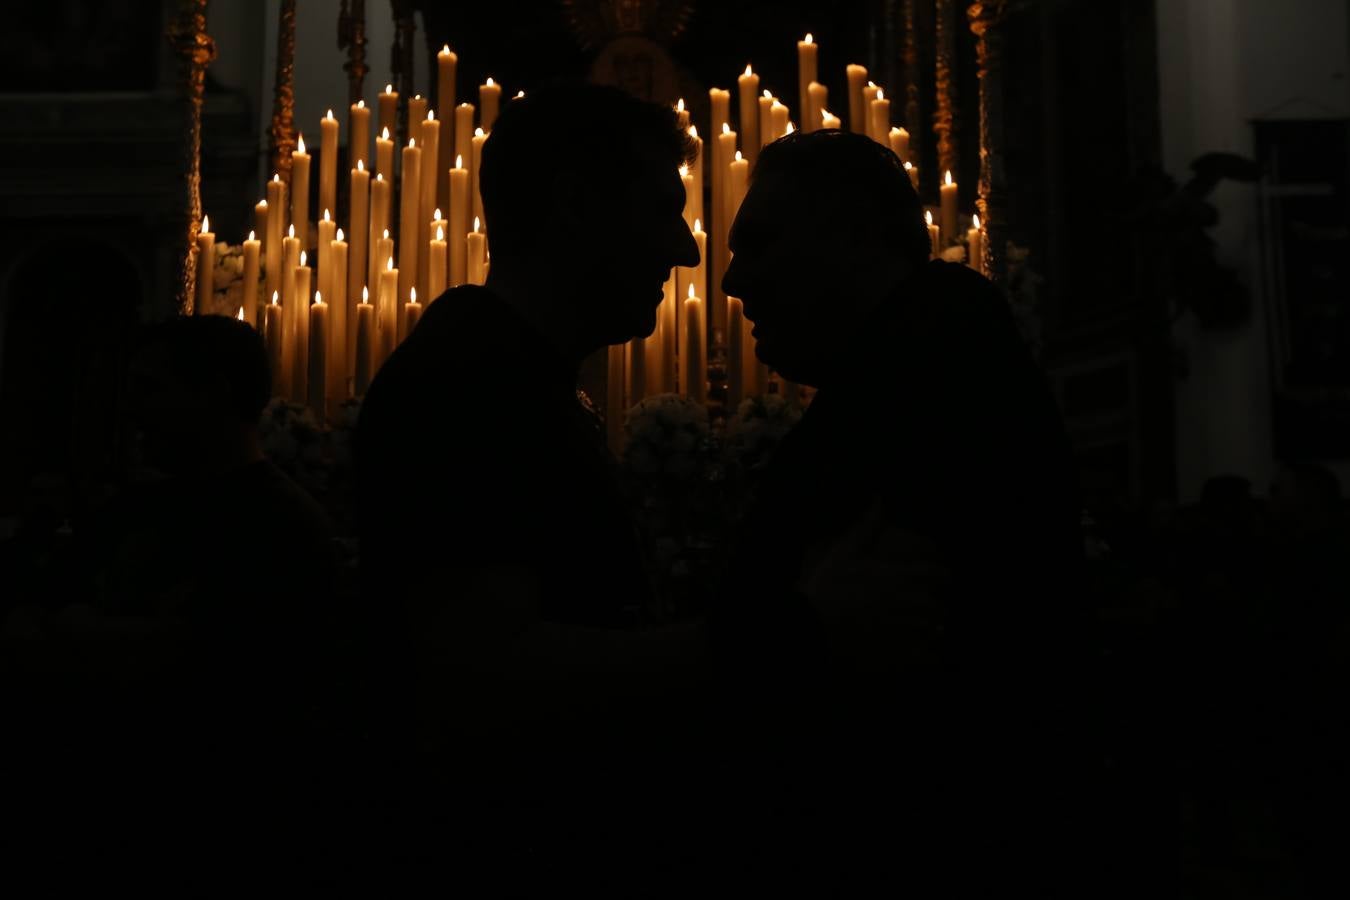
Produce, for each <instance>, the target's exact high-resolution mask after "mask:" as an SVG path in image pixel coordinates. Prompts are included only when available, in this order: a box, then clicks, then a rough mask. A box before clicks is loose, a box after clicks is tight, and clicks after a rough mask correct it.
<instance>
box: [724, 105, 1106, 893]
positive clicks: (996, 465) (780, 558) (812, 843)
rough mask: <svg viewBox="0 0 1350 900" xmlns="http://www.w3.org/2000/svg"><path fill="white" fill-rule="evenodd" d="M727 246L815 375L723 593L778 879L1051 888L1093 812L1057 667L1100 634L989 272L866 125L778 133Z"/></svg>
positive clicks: (1065, 492)
mask: <svg viewBox="0 0 1350 900" xmlns="http://www.w3.org/2000/svg"><path fill="white" fill-rule="evenodd" d="M730 244H731V250H732V253H733V254H734V256H733V259H732V261H731V264H730V266H729V267H728V270H727V273H726V277H725V279H724V282H723V284H724V286H725V288H726V290H727V293H728V294H729V295H732V296H737V297H740V298H741V299H742V300H743V302H744V304H745V313H746V317H747V319H749V320H751V321H752V322H753V323H754V332H753V333H754V336H755V338H756V341H757V344H756V355H757V356H758V357H759V358H760V359H761V360H762V361H763V362H765V363H767V364H769V365H770V366H772V367H774V368H775V369H777V370H778V371H780V372H782V373H783V375H784V376H785V377H787V378H790V379H793V380H797V381H801V382H803V383H806V384H809V385H812V386H814V387H816V388H818V393H817V394H816V396H815V398H814V399H813V401H812V404H811V406H810V408H809V409H808V410H807V411H806V413H805V415H804V417H803V419H802V422H801V424H800V425H799V426H798V427H797V429H796V430H795V431H794V432H793V433H791V434H790V435H789V436H788V437H787V438H786V439H785V440H784V441H783V443H782V445H781V446H780V448H779V450H778V453H777V455H776V456H775V458H774V459H773V460H772V462H771V463H770V465H769V469H768V472H767V473H766V474H765V476H764V479H763V482H762V485H761V493H760V496H759V498H758V501H757V505H756V507H755V509H754V511H753V512H752V513H751V514H750V516H749V517H748V519H747V521H746V523H745V526H744V537H743V540H742V542H741V544H740V546H739V548H738V554H737V556H736V558H735V560H734V562H733V567H732V572H731V575H730V579H729V584H728V587H727V590H726V591H725V592H724V596H723V597H722V600H721V602H722V603H723V604H725V605H726V608H725V609H723V610H719V612H722V613H723V615H724V616H725V617H726V618H727V619H728V620H729V623H730V624H731V629H732V631H733V633H734V632H735V631H739V638H737V639H729V640H728V641H727V643H725V644H724V649H725V650H726V655H727V657H728V658H729V659H731V660H732V662H733V666H734V667H735V668H736V669H739V670H740V672H741V676H742V677H741V678H740V679H739V682H740V683H739V688H740V690H739V692H738V694H737V695H736V701H735V702H736V703H737V704H738V706H743V707H745V708H748V709H750V710H752V711H754V712H755V713H757V715H755V716H754V717H753V718H750V719H748V723H749V727H747V729H746V731H747V732H749V734H748V735H746V736H747V739H748V746H749V747H750V748H752V756H751V758H750V759H749V760H748V761H747V764H746V767H745V772H744V777H745V780H746V781H747V782H749V783H750V784H758V785H760V787H761V790H762V791H763V794H762V795H760V796H757V797H756V801H758V802H760V803H763V804H764V805H765V806H766V807H767V808H769V809H773V810H774V812H773V813H772V814H770V815H767V816H762V817H757V818H756V824H757V827H756V828H751V829H748V830H749V831H751V832H756V833H758V834H760V835H761V836H765V837H767V840H766V844H767V846H765V847H762V848H761V850H762V852H764V853H766V854H769V857H770V859H772V863H771V864H769V865H771V867H772V868H774V869H779V870H786V871H787V872H789V873H791V874H789V875H788V877H789V878H794V879H795V878H801V877H817V878H819V879H820V881H821V883H822V884H827V883H840V882H843V881H848V880H850V879H857V880H858V882H859V883H875V882H878V881H881V882H889V883H890V884H891V885H892V886H894V887H897V888H903V887H909V888H912V889H917V890H920V891H921V892H924V891H936V892H938V893H937V894H935V895H949V896H976V895H978V892H979V890H981V887H982V886H983V887H985V888H987V887H992V886H993V885H995V884H998V885H1001V886H1003V887H1004V888H1007V887H1008V886H1010V885H1023V886H1027V885H1033V884H1034V885H1035V886H1036V887H1035V889H1034V890H1035V891H1037V892H1040V893H1039V895H1041V896H1044V895H1046V892H1053V891H1054V890H1055V888H1056V887H1062V886H1063V885H1062V882H1063V881H1064V880H1065V879H1066V878H1069V877H1070V873H1071V872H1072V870H1073V869H1074V868H1075V866H1077V865H1079V864H1080V863H1081V858H1079V857H1077V854H1078V853H1079V850H1078V849H1073V850H1069V848H1070V847H1072V846H1073V842H1071V841H1069V840H1068V837H1069V835H1068V833H1067V832H1068V831H1069V829H1067V828H1066V824H1067V823H1068V822H1070V821H1072V822H1073V829H1076V830H1081V829H1084V828H1086V827H1087V825H1086V822H1084V821H1083V820H1081V819H1080V818H1077V817H1076V816H1074V814H1073V811H1072V806H1071V804H1069V803H1068V795H1069V794H1070V793H1080V794H1081V793H1084V792H1085V791H1086V788H1087V785H1086V784H1085V783H1084V782H1083V780H1082V772H1081V769H1082V759H1081V753H1082V749H1083V748H1082V746H1081V742H1082V738H1083V736H1082V732H1081V726H1080V725H1079V724H1078V723H1077V722H1076V721H1074V716H1075V715H1076V713H1077V712H1078V710H1077V709H1075V708H1073V707H1072V706H1071V704H1070V700H1071V697H1070V694H1069V692H1068V691H1067V690H1066V684H1073V683H1081V682H1082V681H1083V680H1084V679H1085V677H1086V672H1085V670H1084V666H1083V664H1082V661H1081V660H1080V659H1079V658H1078V657H1079V656H1080V655H1081V654H1082V653H1083V652H1084V651H1085V650H1086V637H1087V635H1086V632H1085V628H1084V624H1085V614H1086V610H1085V609H1084V608H1083V605H1082V604H1083V598H1082V595H1081V593H1079V592H1077V591H1076V590H1075V589H1076V587H1077V577H1076V576H1077V575H1078V572H1079V568H1080V563H1081V543H1080V535H1079V528H1078V520H1079V508H1078V505H1077V501H1076V497H1075V489H1074V484H1073V480H1072V474H1071V472H1072V467H1071V464H1070V459H1069V450H1068V443H1067V440H1066V438H1065V435H1064V432H1063V428H1062V426H1061V424H1060V421H1059V417H1058V413H1057V411H1056V409H1055V405H1054V401H1053V399H1052V398H1051V395H1050V393H1049V390H1048V387H1047V386H1046V384H1045V383H1044V381H1043V379H1042V376H1041V374H1040V373H1039V371H1038V370H1037V368H1036V367H1035V365H1034V363H1033V362H1032V359H1031V356H1030V354H1029V352H1028V350H1027V348H1026V347H1025V345H1024V344H1023V343H1022V341H1021V339H1020V337H1019V335H1018V333H1017V330H1016V327H1015V325H1014V323H1013V320H1012V318H1011V316H1010V314H1009V312H1008V309H1007V305H1006V303H1005V302H1004V300H1003V298H1002V297H1001V296H1000V294H999V293H998V292H997V290H995V288H994V287H993V285H992V284H990V283H989V282H988V281H986V280H985V279H983V278H981V277H980V276H979V275H977V274H975V273H974V272H972V271H970V270H969V269H966V268H964V267H960V266H956V265H952V264H948V263H943V262H929V261H928V254H929V241H928V235H927V230H926V227H925V224H924V221H923V218H922V208H921V206H920V204H919V200H918V198H917V196H916V195H915V194H914V192H913V190H912V188H911V187H910V184H909V181H908V179H907V176H906V174H905V172H904V170H903V169H902V168H901V166H900V162H899V160H898V159H897V158H896V157H895V156H894V154H892V153H891V152H890V151H889V150H888V149H884V148H882V147H880V146H878V145H877V144H876V143H875V142H873V141H871V140H870V139H867V138H865V137H863V136H861V135H855V134H849V133H844V132H837V131H821V132H816V133H813V134H800V135H793V136H790V137H787V138H783V139H780V140H779V141H776V142H775V143H773V144H771V145H770V146H769V147H767V148H766V149H765V150H764V151H763V153H762V155H761V156H760V160H759V164H758V167H757V168H756V171H755V173H754V176H753V182H752V184H751V187H750V190H749V193H748V194H747V196H746V198H745V202H744V204H743V205H742V207H741V210H740V213H739V215H738V216H737V218H736V221H735V223H734V225H733V227H732V231H731V236H730ZM789 617H791V618H792V619H795V621H796V622H797V623H798V628H797V629H796V630H797V632H798V635H799V638H800V640H799V642H798V643H797V644H796V648H797V649H796V650H795V651H792V650H789V649H788V648H789V647H791V646H792V644H791V643H790V642H788V641H785V640H784V636H785V635H788V634H791V632H792V630H793V629H792V628H791V627H790V626H789V625H788V624H787V620H788V619H789ZM738 620H740V621H741V622H743V623H744V624H743V625H742V627H741V628H739V629H737V628H736V627H735V623H736V622H737V621H738ZM774 621H778V622H780V623H782V625H781V627H780V628H779V629H777V635H776V637H775V630H774V629H771V628H769V627H768V626H767V625H766V624H765V623H771V622H774ZM761 826H762V827H761ZM1066 851H1068V852H1066Z"/></svg>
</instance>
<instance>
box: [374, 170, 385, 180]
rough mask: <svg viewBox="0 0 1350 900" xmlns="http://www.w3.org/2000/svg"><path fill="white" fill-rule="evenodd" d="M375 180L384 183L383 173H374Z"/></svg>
mask: <svg viewBox="0 0 1350 900" xmlns="http://www.w3.org/2000/svg"><path fill="white" fill-rule="evenodd" d="M375 180H376V181H384V173H383V172H376V173H375Z"/></svg>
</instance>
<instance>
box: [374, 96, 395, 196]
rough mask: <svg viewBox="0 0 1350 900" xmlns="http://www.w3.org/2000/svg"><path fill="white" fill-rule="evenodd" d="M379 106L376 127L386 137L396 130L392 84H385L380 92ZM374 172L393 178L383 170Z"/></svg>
mask: <svg viewBox="0 0 1350 900" xmlns="http://www.w3.org/2000/svg"><path fill="white" fill-rule="evenodd" d="M379 104H380V120H379V122H378V123H377V127H378V128H379V129H380V133H381V134H383V135H384V136H385V137H388V136H389V135H390V134H392V133H394V132H395V131H397V130H398V91H396V90H394V86H393V85H392V84H386V85H385V86H384V90H383V91H381V92H380V96H379ZM377 158H378V157H377ZM391 159H392V157H391ZM375 171H377V172H384V173H385V175H386V177H392V176H393V173H392V172H387V171H385V170H384V169H380V168H377V169H376V170H375Z"/></svg>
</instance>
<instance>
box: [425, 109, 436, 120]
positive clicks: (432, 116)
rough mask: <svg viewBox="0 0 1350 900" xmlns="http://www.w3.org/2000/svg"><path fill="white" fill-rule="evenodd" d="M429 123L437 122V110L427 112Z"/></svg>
mask: <svg viewBox="0 0 1350 900" xmlns="http://www.w3.org/2000/svg"><path fill="white" fill-rule="evenodd" d="M427 121H428V122H434V121H436V110H434V109H429V110H427Z"/></svg>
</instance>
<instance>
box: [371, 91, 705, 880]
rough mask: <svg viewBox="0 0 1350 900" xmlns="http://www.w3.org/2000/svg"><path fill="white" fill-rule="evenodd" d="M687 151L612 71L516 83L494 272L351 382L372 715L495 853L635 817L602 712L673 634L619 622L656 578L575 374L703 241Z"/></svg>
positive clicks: (500, 179) (488, 158) (650, 317)
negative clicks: (686, 207) (573, 80)
mask: <svg viewBox="0 0 1350 900" xmlns="http://www.w3.org/2000/svg"><path fill="white" fill-rule="evenodd" d="M688 152H689V147H688V142H687V138H686V137H685V136H684V135H683V134H682V133H681V132H680V131H679V129H678V128H677V125H676V121H675V118H674V114H673V112H671V111H670V110H668V109H665V108H662V107H657V106H653V105H650V104H646V103H643V102H640V101H637V100H635V99H633V98H631V97H629V96H627V95H625V94H622V93H621V92H618V91H616V90H613V89H609V88H601V87H596V86H576V87H558V88H552V89H544V90H538V91H531V92H529V94H528V95H527V96H526V97H524V98H522V99H516V100H513V101H511V102H510V103H509V104H507V105H506V108H505V109H504V110H503V112H502V115H501V117H500V118H498V119H497V122H496V124H495V125H494V127H493V130H492V134H491V136H490V137H489V138H488V140H487V143H486V144H485V145H484V148H483V160H482V170H481V183H482V196H483V211H484V215H485V218H486V220H487V228H488V238H489V240H490V242H491V246H490V249H491V254H492V265H491V274H490V276H489V278H488V281H487V284H486V285H485V286H482V287H478V286H461V287H457V288H452V289H451V290H449V291H447V292H446V293H444V294H442V295H441V296H440V297H439V298H436V300H435V301H434V302H433V303H432V304H431V305H430V307H429V308H428V309H427V311H426V314H425V315H424V316H423V318H422V320H421V322H420V323H419V324H418V326H417V328H416V330H415V331H414V332H413V333H412V334H411V335H410V336H409V337H408V338H407V340H405V341H404V342H403V344H402V345H401V346H400V347H399V348H398V349H397V350H396V351H395V352H394V354H393V355H392V356H391V357H390V358H389V360H388V361H387V362H386V363H385V364H384V366H383V367H382V368H381V370H380V372H379V373H378V375H377V376H376V378H375V380H374V383H373V384H372V385H371V388H370V391H369V394H368V395H367V397H366V398H365V401H364V406H363V409H362V413H361V420H360V426H359V430H358V463H359V480H360V528H361V541H362V542H361V553H362V567H363V571H364V574H363V578H364V588H365V593H366V603H367V605H368V607H369V608H370V610H371V612H372V615H373V616H374V618H375V619H376V620H378V621H379V622H380V625H379V628H378V631H379V632H380V643H381V646H382V647H383V649H384V653H382V654H381V655H380V657H379V658H380V660H381V661H380V662H379V663H378V664H377V671H378V672H379V673H380V675H381V677H382V679H383V687H382V688H379V689H378V690H377V698H376V702H377V705H378V706H380V707H383V708H384V709H385V711H387V712H389V713H390V715H389V716H388V719H387V721H386V724H385V725H384V726H383V730H384V731H385V732H386V733H388V734H394V735H400V729H401V728H406V730H404V731H402V732H401V739H402V740H403V741H404V742H405V744H406V746H409V747H411V746H414V745H415V746H417V747H418V748H420V751H422V753H421V756H422V759H423V760H424V761H425V762H426V764H427V765H428V766H429V767H430V768H431V769H432V770H434V771H436V772H437V773H438V774H437V775H435V776H432V775H430V774H428V775H427V776H426V777H425V779H424V780H423V781H421V782H418V783H417V784H416V785H415V786H414V787H413V788H411V789H410V790H411V791H413V792H415V793H420V794H421V795H423V798H422V799H426V797H427V796H428V792H429V791H431V790H432V788H433V785H441V786H444V787H445V788H446V789H448V790H450V791H452V792H454V793H453V799H452V800H448V801H444V802H442V801H428V802H427V804H426V805H428V806H437V805H439V806H440V807H441V811H442V812H443V813H445V814H446V815H447V816H448V817H449V818H451V819H456V820H458V822H459V823H461V824H462V825H463V826H464V827H465V829H466V830H469V831H473V832H474V833H476V834H478V835H479V836H480V837H481V838H482V839H484V840H486V841H488V842H489V843H491V842H496V844H498V845H499V846H497V847H494V848H491V849H499V850H501V851H503V852H505V853H508V854H521V855H529V854H536V853H537V854H542V855H549V854H550V853H551V852H552V851H551V845H559V846H567V847H572V848H580V849H578V850H577V852H575V853H572V851H566V852H565V853H564V855H568V854H571V855H574V856H578V857H579V856H581V855H584V853H583V851H587V852H589V851H594V852H596V853H598V854H601V855H603V856H614V855H618V854H619V851H618V850H617V849H615V848H614V846H613V845H612V840H613V837H614V835H615V833H616V832H621V831H624V830H629V831H631V830H632V829H628V828H626V826H621V825H619V821H620V820H619V819H618V818H615V817H614V816H612V815H610V813H609V811H610V810H611V805H610V804H611V803H612V802H613V801H614V800H616V799H617V798H618V796H619V795H621V794H628V795H630V797H633V796H638V795H640V794H641V790H639V789H638V788H637V786H636V785H634V784H632V783H625V782H626V780H627V778H628V776H625V775H623V774H621V773H623V772H625V771H629V772H630V774H631V770H630V769H629V766H630V764H632V763H635V762H636V758H635V757H634V756H632V754H631V753H629V752H628V751H629V750H631V748H625V745H623V744H622V743H621V741H620V739H619V738H617V737H614V736H612V735H607V734H606V730H607V729H610V728H615V729H617V728H619V726H621V725H622V720H623V719H624V718H625V714H624V712H623V710H622V707H621V706H619V705H618V701H619V700H620V699H621V698H623V697H624V696H625V694H627V696H628V698H629V700H632V701H634V702H635V703H636V702H640V701H642V702H645V701H646V700H648V699H649V698H646V697H644V688H643V684H645V682H644V681H643V678H642V676H643V673H644V671H645V670H657V669H660V668H661V667H662V665H663V661H662V653H663V652H664V651H662V650H661V649H660V648H659V647H657V646H656V645H655V644H653V645H649V644H647V643H646V642H644V641H643V640H642V639H641V638H640V637H638V638H636V639H635V638H634V636H633V634H632V633H631V632H628V631H624V630H623V629H624V628H625V627H626V626H632V625H638V624H640V622H641V617H640V613H641V610H642V609H643V608H644V605H645V603H646V601H647V597H648V593H649V590H650V588H649V582H648V578H647V574H646V571H645V568H644V564H643V560H642V555H641V550H640V543H639V540H638V536H637V533H636V530H635V528H634V525H633V521H632V518H631V516H630V512H629V510H628V508H627V505H626V503H625V501H624V499H623V497H622V496H621V493H620V490H619V486H618V482H617V480H616V478H615V473H614V467H613V460H612V458H611V456H610V455H609V453H608V451H607V449H606V447H605V443H604V438H603V434H602V432H601V430H600V429H599V428H598V425H597V422H596V421H594V419H593V418H592V416H591V415H590V414H589V413H588V412H587V411H586V410H585V408H584V407H583V406H582V405H581V403H580V402H579V400H578V396H577V376H578V370H579V368H580V366H581V363H582V360H583V359H584V358H585V357H586V356H587V355H589V354H591V353H592V352H594V351H595V350H597V349H600V348H602V347H604V346H606V345H608V344H612V343H620V342H623V341H626V340H628V339H630V338H632V337H635V336H639V335H647V334H650V333H651V331H652V330H653V328H654V326H655V315H656V308H657V306H658V304H659V303H660V301H661V299H662V286H663V283H664V282H665V280H666V278H667V277H668V275H669V273H670V270H671V267H673V266H675V265H692V264H694V263H695V262H696V260H697V248H696V246H695V244H694V241H693V238H692V236H691V234H690V232H689V228H688V227H687V226H686V225H685V223H684V220H683V218H682V215H681V213H682V209H683V204H684V191H683V188H682V185H681V182H680V179H679V175H678V172H677V168H678V166H679V164H680V163H681V161H683V160H685V159H686V157H687V155H688ZM656 643H657V644H659V643H660V641H657V642H656ZM403 700H406V701H408V703H407V707H408V708H402V709H397V710H396V709H395V708H394V707H395V706H396V705H397V704H398V703H399V702H400V701H403ZM396 753H397V751H396ZM396 758H400V759H406V756H404V757H396ZM645 789H646V786H645V785H644V786H643V787H642V790H645ZM470 794H472V795H473V796H469V795H470ZM437 796H439V795H437ZM491 810H496V812H495V813H493V812H490V811H491ZM494 816H495V819H494V818H493V817H494ZM540 817H552V819H549V820H548V821H552V822H554V823H555V824H553V825H543V826H541V825H540V821H541V818H540ZM490 821H495V822H497V826H496V828H497V830H494V827H493V825H491V824H489V822H490ZM451 824H452V825H453V824H454V823H453V822H452V823H451ZM597 828H604V829H605V830H604V832H603V834H604V835H606V836H604V837H602V832H599V831H597V830H596V829H597ZM541 832H542V833H543V834H546V835H547V836H541ZM527 841H528V842H529V843H530V844H531V846H528V847H527V846H526V842H527ZM447 849H448V848H447V845H446V844H445V843H444V842H441V844H440V850H441V852H446V851H447ZM431 852H435V851H434V850H433V851H431Z"/></svg>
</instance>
